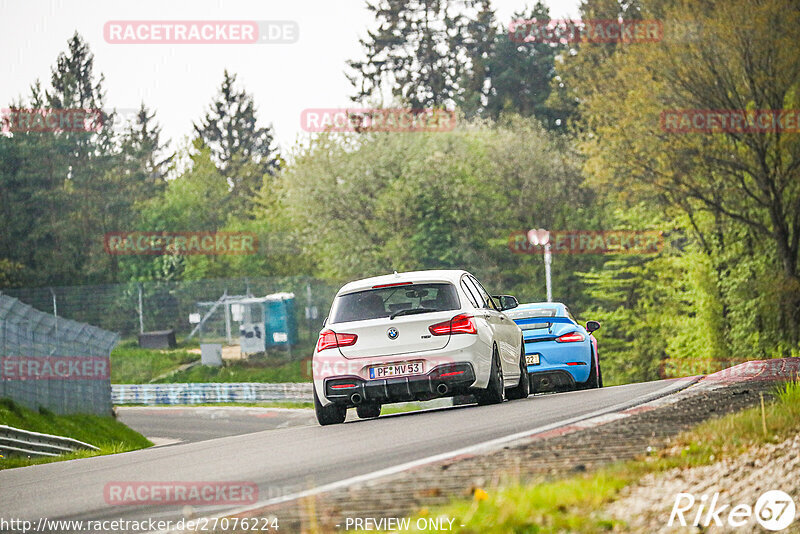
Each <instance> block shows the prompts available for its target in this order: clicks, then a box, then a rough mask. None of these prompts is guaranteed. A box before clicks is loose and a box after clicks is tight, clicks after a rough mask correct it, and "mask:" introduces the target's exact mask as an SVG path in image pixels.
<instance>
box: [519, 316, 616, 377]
mask: <svg viewBox="0 0 800 534" xmlns="http://www.w3.org/2000/svg"><path fill="white" fill-rule="evenodd" d="M505 314H506V315H507V316H508V317H510V318H511V319H512V320H513V321H514V322H515V323H517V325H518V326H519V327H520V329H522V337H523V339H524V341H525V362H526V363H527V365H528V374H529V375H530V381H531V388H530V389H531V393H536V392H540V391H559V390H566V389H574V388H578V389H588V388H601V387H603V374H602V372H601V371H600V358H599V357H598V354H597V340H596V339H595V337H594V336H593V335H592V332H594V331H595V330H597V329H598V328H600V323H598V322H597V321H588V322H587V323H586V327H585V328H584V327H583V326H581V325H579V324H578V322H577V321H576V320H575V319H574V318H573V317H572V314H571V313H570V312H569V309H568V308H567V307H566V306H565V305H564V304H561V303H560V302H536V303H531V304H520V305H519V306H518V307H516V308H514V309H513V310H509V311H507V312H505Z"/></svg>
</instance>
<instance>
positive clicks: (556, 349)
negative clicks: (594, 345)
mask: <svg viewBox="0 0 800 534" xmlns="http://www.w3.org/2000/svg"><path fill="white" fill-rule="evenodd" d="M525 354H539V365H529V366H528V373H529V374H530V375H531V376H533V375H534V374H536V375H539V374H545V373H548V374H554V373H555V374H560V373H566V374H568V375H570V377H571V378H572V380H573V382H586V381H587V380H588V379H589V372H590V371H591V367H590V364H591V360H592V357H591V356H592V353H591V346H590V344H589V342H588V341H587V342H583V343H557V342H555V341H540V342H536V343H532V342H530V341H527V342H526V343H525Z"/></svg>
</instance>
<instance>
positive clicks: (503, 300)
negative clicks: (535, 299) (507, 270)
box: [492, 295, 519, 311]
mask: <svg viewBox="0 0 800 534" xmlns="http://www.w3.org/2000/svg"><path fill="white" fill-rule="evenodd" d="M492 298H493V299H494V301H495V302H496V303H497V305H498V307H499V308H500V311H506V310H510V309H513V308H516V307H517V306H519V301H517V297H515V296H513V295H493V296H492Z"/></svg>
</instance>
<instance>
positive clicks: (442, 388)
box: [436, 384, 447, 395]
mask: <svg viewBox="0 0 800 534" xmlns="http://www.w3.org/2000/svg"><path fill="white" fill-rule="evenodd" d="M436 391H437V392H438V393H439V395H444V394H445V393H447V384H439V385H438V386H436Z"/></svg>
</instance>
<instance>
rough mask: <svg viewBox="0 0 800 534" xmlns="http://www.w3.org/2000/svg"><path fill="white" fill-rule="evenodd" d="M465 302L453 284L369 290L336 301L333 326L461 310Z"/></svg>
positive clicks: (333, 310)
mask: <svg viewBox="0 0 800 534" xmlns="http://www.w3.org/2000/svg"><path fill="white" fill-rule="evenodd" d="M460 308H461V303H460V301H459V300H458V293H456V288H455V286H453V284H449V283H434V284H413V285H404V286H394V287H383V288H379V289H368V290H366V291H358V292H356V293H348V294H346V295H340V296H339V297H336V299H335V300H334V301H333V307H332V308H331V315H330V317H331V318H330V322H331V323H347V322H350V321H366V320H368V319H379V318H381V317H389V316H390V315H392V314H394V313H397V312H400V311H402V310H420V312H417V313H422V312H423V310H424V309H427V310H430V311H431V312H433V311H448V310H458V309H460Z"/></svg>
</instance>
